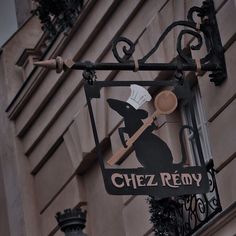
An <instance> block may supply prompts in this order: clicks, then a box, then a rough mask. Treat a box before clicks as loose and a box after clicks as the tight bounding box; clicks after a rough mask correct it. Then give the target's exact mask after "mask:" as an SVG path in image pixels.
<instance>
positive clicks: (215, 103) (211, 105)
mask: <svg viewBox="0 0 236 236" xmlns="http://www.w3.org/2000/svg"><path fill="white" fill-rule="evenodd" d="M235 52H236V43H234V44H233V45H232V46H231V47H230V48H229V49H228V50H227V51H226V53H225V59H226V66H227V73H228V78H227V80H226V81H225V82H224V83H223V84H222V85H221V86H214V84H212V83H210V82H209V78H208V74H206V75H204V76H203V77H202V78H199V87H200V90H201V95H202V101H203V104H204V106H205V107H204V108H205V111H206V116H207V119H208V120H212V119H213V118H214V117H215V116H216V114H217V113H218V112H219V111H220V110H222V108H223V107H225V106H226V105H227V103H229V101H230V100H231V99H232V97H233V96H235V94H236V82H235V78H234V77H235V63H236V58H235ZM226 109H227V108H226Z"/></svg>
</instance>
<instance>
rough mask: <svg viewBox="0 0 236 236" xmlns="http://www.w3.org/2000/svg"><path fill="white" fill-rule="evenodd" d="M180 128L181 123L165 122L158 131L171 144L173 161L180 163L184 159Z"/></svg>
mask: <svg viewBox="0 0 236 236" xmlns="http://www.w3.org/2000/svg"><path fill="white" fill-rule="evenodd" d="M179 129H180V124H179V123H165V124H164V125H163V126H162V127H161V128H160V129H158V132H157V134H158V136H159V137H160V138H161V139H163V141H165V142H166V143H167V145H168V146H169V148H170V150H171V153H172V156H173V163H179V162H180V161H181V160H182V159H181V150H180V142H179V136H178V134H179V133H178V132H179ZM163 158H164V157H163Z"/></svg>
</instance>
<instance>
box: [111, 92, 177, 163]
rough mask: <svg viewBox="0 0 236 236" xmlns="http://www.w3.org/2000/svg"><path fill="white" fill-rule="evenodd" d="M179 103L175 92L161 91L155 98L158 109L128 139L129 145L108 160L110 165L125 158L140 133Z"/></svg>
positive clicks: (127, 143)
mask: <svg viewBox="0 0 236 236" xmlns="http://www.w3.org/2000/svg"><path fill="white" fill-rule="evenodd" d="M177 105H178V100H177V98H176V96H175V94H174V93H173V92H171V91H169V90H164V91H162V92H160V93H159V94H158V95H157V96H156V98H155V100H154V106H155V109H156V111H155V112H154V113H153V114H152V115H151V116H149V117H148V118H147V119H146V120H145V121H144V123H143V125H142V126H141V127H140V128H139V129H138V130H137V131H136V132H135V133H134V135H133V136H132V137H131V138H129V139H128V140H127V141H126V145H127V147H126V148H125V147H121V148H120V149H118V150H117V151H116V152H115V153H114V154H113V156H112V157H111V158H110V159H109V160H108V161H107V163H108V164H109V165H114V164H117V163H120V162H121V160H123V159H125V155H126V154H127V153H128V152H129V151H130V149H131V147H132V145H133V143H134V142H135V141H136V140H137V139H138V138H139V137H140V135H141V134H142V133H143V132H144V131H145V130H146V129H147V127H148V126H150V125H151V124H152V123H153V121H154V120H155V119H156V117H157V116H159V115H168V114H170V113H172V112H173V111H174V110H175V109H176V107H177Z"/></svg>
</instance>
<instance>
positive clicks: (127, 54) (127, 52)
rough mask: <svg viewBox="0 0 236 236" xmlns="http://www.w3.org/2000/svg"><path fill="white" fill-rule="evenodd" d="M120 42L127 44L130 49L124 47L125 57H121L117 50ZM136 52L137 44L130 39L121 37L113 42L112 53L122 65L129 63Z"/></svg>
mask: <svg viewBox="0 0 236 236" xmlns="http://www.w3.org/2000/svg"><path fill="white" fill-rule="evenodd" d="M120 42H124V43H126V44H127V45H128V47H129V48H127V45H125V46H123V48H122V51H123V53H124V55H123V56H122V57H121V56H120V55H119V53H118V50H117V46H118V43H120ZM134 51H135V44H134V43H133V42H132V41H131V40H130V39H128V38H125V37H119V38H117V39H115V40H114V41H113V42H112V52H113V54H114V57H115V58H116V60H117V61H118V62H120V63H125V62H128V61H129V58H130V57H131V56H132V55H133V53H134Z"/></svg>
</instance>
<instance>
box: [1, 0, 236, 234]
mask: <svg viewBox="0 0 236 236" xmlns="http://www.w3.org/2000/svg"><path fill="white" fill-rule="evenodd" d="M193 5H201V1H195V0H191V1H190V0H178V1H177V0H147V1H144V0H129V1H120V0H97V1H96V0H87V1H85V2H84V7H83V10H82V11H81V14H80V16H79V17H78V19H77V20H76V22H75V24H74V26H73V27H72V28H71V29H68V30H67V31H66V32H62V33H61V34H60V35H58V36H57V38H56V39H55V40H54V41H53V43H52V42H48V41H47V38H46V35H45V33H43V32H42V31H41V26H40V22H39V20H38V19H37V17H30V18H29V19H28V20H27V21H26V22H25V23H24V24H23V25H22V26H21V28H19V29H18V31H17V32H16V33H15V34H14V35H13V36H12V37H11V38H10V39H9V40H8V41H7V42H6V43H5V44H4V45H3V47H2V51H1V54H0V71H1V73H0V74H1V80H0V83H1V84H0V85H1V86H0V97H1V100H0V108H1V114H0V124H1V126H0V130H1V132H0V140H1V144H0V145H1V148H0V186H1V189H2V191H1V192H0V206H1V213H0V214H1V215H0V219H1V220H0V235H4V236H8V235H9V236H52V235H57V236H59V235H63V234H62V233H61V232H60V231H59V230H58V227H57V223H56V220H55V218H54V216H55V214H56V212H58V211H62V210H63V209H66V208H73V207H76V206H82V207H83V208H85V209H86V210H87V212H88V215H87V226H86V232H87V234H88V235H90V236H111V235H112V236H125V235H126V236H144V235H145V236H147V235H153V233H152V230H151V229H152V225H151V224H150V222H149V218H150V213H149V211H148V204H147V201H146V197H143V196H135V197H134V196H111V195H108V194H107V193H106V191H105V188H104V183H103V179H102V175H101V171H100V167H99V164H98V162H97V159H96V154H95V152H94V148H95V144H94V139H93V134H92V130H91V126H90V122H89V115H88V109H87V106H86V99H85V94H84V90H83V83H82V79H83V77H82V72H81V71H75V70H73V71H70V70H69V71H66V72H64V73H60V74H57V73H56V72H55V71H54V70H47V69H45V68H36V67H34V66H33V62H34V61H35V60H38V59H49V58H55V57H56V56H58V55H60V56H62V57H63V58H65V59H66V58H71V59H73V60H75V61H77V60H78V61H86V60H91V61H96V62H115V59H114V57H113V54H112V51H111V42H112V40H113V39H114V38H115V37H117V36H118V35H123V36H125V37H128V38H130V39H131V40H132V41H136V50H135V53H134V58H136V59H139V58H141V57H142V56H143V55H145V53H146V52H148V51H149V50H150V49H151V48H152V47H153V46H154V45H155V42H156V41H157V39H158V37H159V35H160V34H161V32H163V30H164V29H165V28H166V27H167V26H168V25H169V24H170V23H172V22H173V21H176V20H181V19H185V18H186V14H187V10H188V9H189V8H190V7H191V6H193ZM27 6H28V5H27ZM215 7H216V11H217V20H218V25H219V30H220V34H221V39H222V44H223V46H224V49H225V59H226V65H227V72H228V78H227V80H226V81H225V82H224V83H223V84H222V85H221V86H218V87H216V86H214V84H212V83H210V82H209V78H208V74H205V75H203V76H202V77H199V78H198V79H196V78H195V76H194V75H192V74H191V73H190V74H187V75H186V76H187V77H190V78H193V79H192V80H193V81H195V82H194V83H195V89H194V90H195V93H196V94H198V95H196V96H197V99H198V105H199V106H201V107H200V108H199V109H200V110H201V112H200V113H201V116H202V117H203V123H202V125H204V127H205V128H204V130H205V131H204V132H205V133H204V134H203V136H204V137H205V139H204V140H205V142H209V143H207V144H206V148H205V149H206V159H208V160H209V159H210V158H212V159H213V161H214V165H215V169H216V171H217V174H216V180H217V186H218V190H219V196H220V201H221V205H222V211H221V212H220V213H218V214H217V215H216V216H215V217H214V218H213V219H211V220H210V221H209V222H207V223H206V224H204V225H203V226H202V227H201V228H200V229H199V230H198V231H197V232H196V235H208V236H209V235H214V236H221V235H227V236H231V235H232V236H233V235H235V234H236V217H235V216H236V203H235V199H236V188H235V183H234V178H236V172H235V168H236V159H235V156H236V155H235V154H236V148H235V143H236V123H235V116H236V82H235V78H234V73H235V64H236V57H235V52H236V43H235V36H236V34H235V33H236V30H235V26H234V25H235V21H236V14H235V12H236V11H235V10H236V2H235V0H215ZM178 33H179V28H177V29H175V30H173V31H172V32H170V34H169V35H168V37H167V38H166V40H165V41H164V42H163V44H162V45H161V47H160V48H159V50H158V52H157V53H155V54H154V55H153V56H152V58H151V59H150V61H151V62H170V61H171V60H173V58H174V57H176V49H175V47H176V46H175V45H176V40H177V36H178ZM189 40H191V39H189V38H185V44H186V45H187V44H188V43H189ZM96 75H97V79H98V80H115V81H118V80H126V79H129V80H155V79H160V80H161V79H162V80H166V79H170V78H171V76H172V74H169V73H167V72H161V73H160V72H153V71H152V72H150V71H147V72H136V73H134V72H122V71H120V72H115V71H97V73H96ZM196 91H197V92H196ZM102 94H103V98H104V99H101V100H98V101H97V102H96V103H95V104H94V109H95V111H96V123H97V127H98V132H99V138H100V141H101V142H102V143H103V152H104V153H103V155H104V156H105V158H108V157H110V156H111V154H112V152H114V151H115V150H116V149H117V148H118V147H119V146H120V140H119V137H118V133H117V128H118V127H119V126H120V125H121V122H122V120H121V118H120V117H118V116H116V115H115V114H114V113H113V112H112V111H111V110H108V109H107V108H106V105H105V99H106V98H108V97H111V96H112V97H114V98H115V97H119V98H123V100H125V99H127V98H128V96H129V90H125V89H124V90H118V89H116V90H115V89H107V90H106V91H102ZM146 109H147V110H149V111H150V112H153V109H154V108H153V106H151V105H148V106H146ZM184 121H185V118H184V111H183V107H182V106H181V104H180V105H179V107H178V109H177V111H176V112H175V113H173V114H172V115H170V116H168V117H161V118H160V119H159V120H158V124H159V127H160V128H159V129H158V134H159V136H160V137H161V138H162V139H164V140H165V141H166V142H167V143H168V145H169V146H170V147H171V150H172V153H173V155H174V157H176V159H177V158H178V153H179V144H178V141H177V140H178V139H177V138H176V137H177V135H178V133H177V130H178V129H179V127H180V126H181V125H182V124H183V123H184ZM189 148H190V149H191V147H189ZM189 152H190V151H189ZM206 161H207V160H206ZM122 165H123V166H124V167H126V166H127V167H128V166H137V165H138V163H137V160H136V159H135V157H134V156H132V157H131V158H129V159H127V160H126V161H125V162H124V163H123V164H122Z"/></svg>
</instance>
